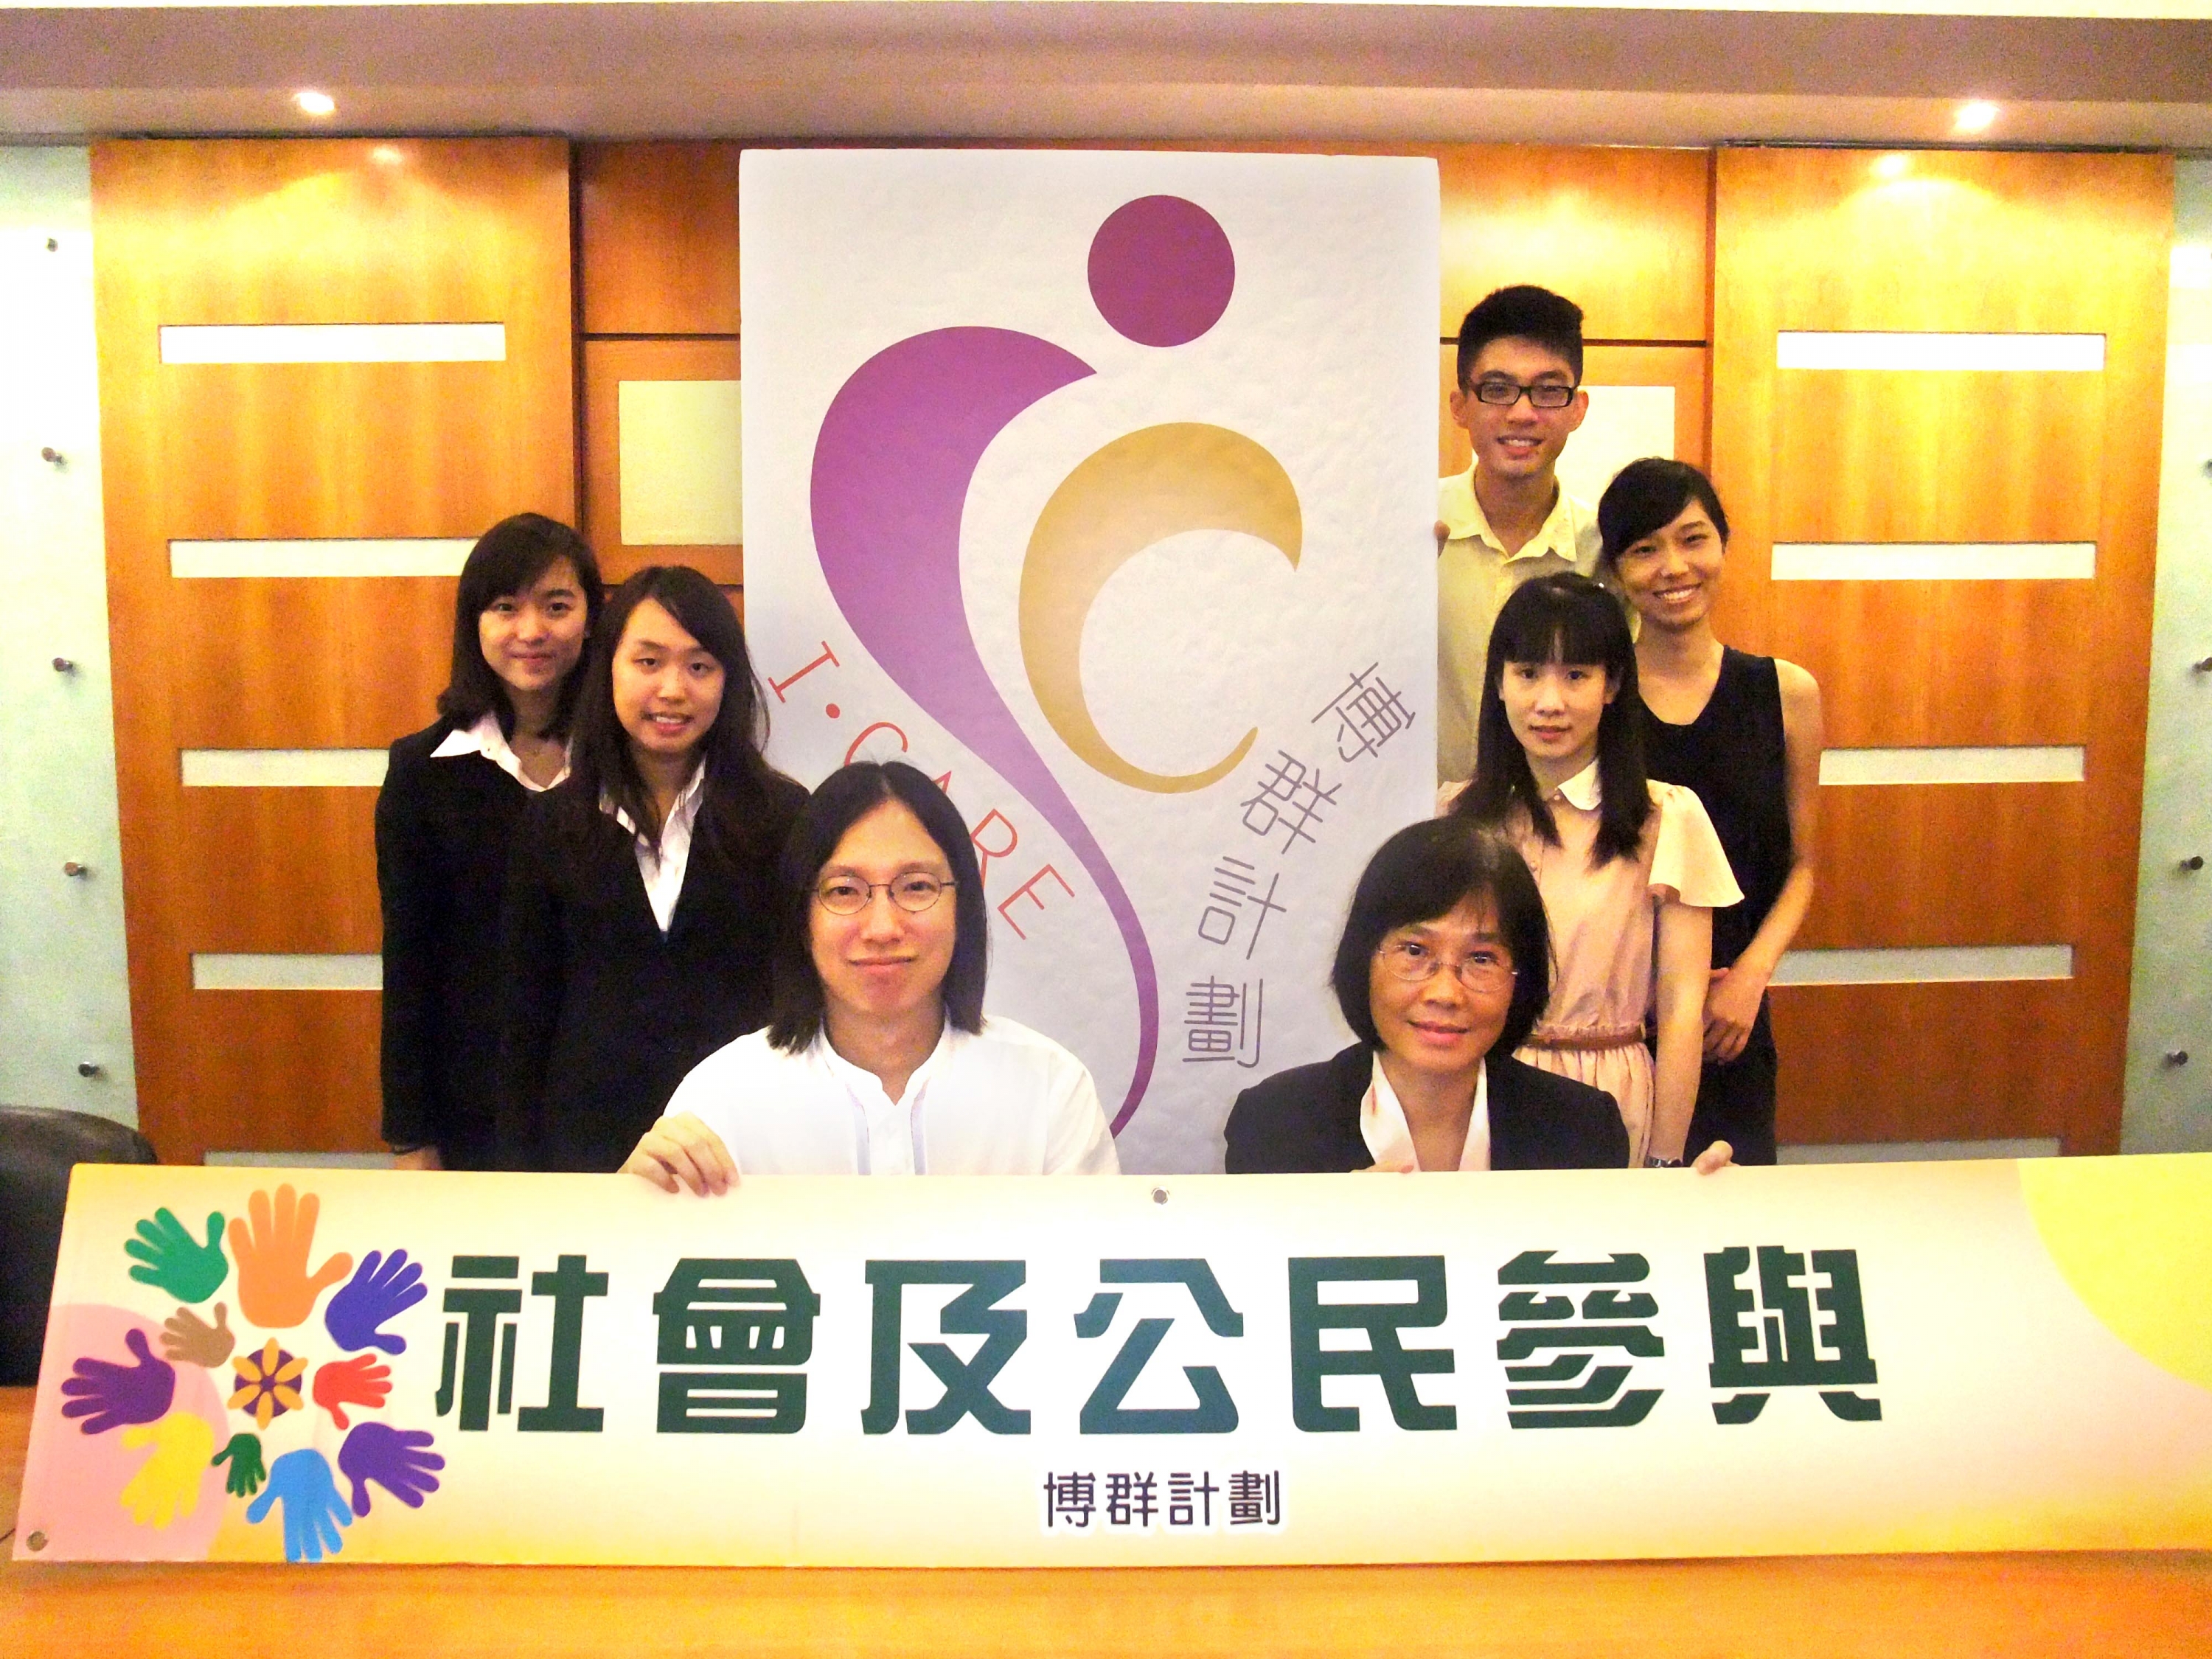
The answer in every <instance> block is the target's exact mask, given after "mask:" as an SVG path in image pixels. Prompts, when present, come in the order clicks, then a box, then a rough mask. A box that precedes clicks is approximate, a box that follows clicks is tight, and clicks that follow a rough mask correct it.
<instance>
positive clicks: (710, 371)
mask: <svg viewBox="0 0 2212 1659" xmlns="http://www.w3.org/2000/svg"><path fill="white" fill-rule="evenodd" d="M583 351H584V537H585V539H586V540H587V541H589V542H590V543H591V544H592V551H593V552H595V553H597V554H598V555H599V568H600V571H601V572H602V574H605V577H606V579H607V580H608V581H609V582H617V581H620V580H622V579H623V577H625V576H627V575H629V574H630V572H632V571H633V570H636V569H639V568H641V567H643V566H646V565H648V564H688V565H691V566H693V567H695V568H697V569H700V570H703V571H705V572H706V573H707V574H708V575H709V576H712V577H713V578H714V580H716V581H718V582H721V583H724V584H726V585H728V586H743V585H744V580H745V550H744V548H742V547H740V546H737V545H735V544H731V545H726V546H712V547H708V546H700V545H696V544H686V545H682V546H655V545H651V544H642V543H640V544H632V543H629V542H625V541H623V538H622V444H621V423H620V419H619V409H618V406H617V405H618V402H619V393H620V388H621V384H622V382H623V381H624V380H737V379H738V378H739V358H738V343H737V342H736V341H735V340H721V339H687V340H593V339H586V340H585V341H584V343H583Z"/></svg>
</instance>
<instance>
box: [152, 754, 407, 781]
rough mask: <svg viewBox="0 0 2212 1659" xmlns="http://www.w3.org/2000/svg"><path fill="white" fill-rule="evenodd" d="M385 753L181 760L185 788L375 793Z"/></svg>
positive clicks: (180, 757) (184, 757)
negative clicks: (367, 791) (367, 790)
mask: <svg viewBox="0 0 2212 1659" xmlns="http://www.w3.org/2000/svg"><path fill="white" fill-rule="evenodd" d="M386 758H387V757H386V754H385V752H384V750H381V749H185V750H179V754H178V760H179V769H180V770H181V771H182V773H183V775H184V781H185V788H187V789H376V788H380V787H382V786H383V783H384V766H385V762H386Z"/></svg>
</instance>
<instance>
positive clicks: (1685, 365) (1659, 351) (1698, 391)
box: [1437, 343, 1708, 507]
mask: <svg viewBox="0 0 2212 1659" xmlns="http://www.w3.org/2000/svg"><path fill="white" fill-rule="evenodd" d="M1707 355H1708V354H1707V353H1706V351H1705V348H1704V347H1703V346H1586V347H1584V348H1583V382H1584V383H1585V384H1586V385H1589V386H1672V387H1674V459H1677V460H1682V461H1688V462H1690V463H1691V464H1692V465H1697V466H1703V465H1705V422H1706V418H1707V415H1706V385H1705V381H1706V368H1707V363H1706V358H1707ZM1458 365H1459V348H1458V346H1457V344H1456V343H1448V344H1446V345H1444V346H1443V348H1442V349H1440V351H1439V353H1438V362H1437V477H1440V478H1442V477H1449V476H1450V475H1451V474H1453V473H1455V472H1464V471H1467V467H1468V462H1469V461H1471V460H1473V459H1474V447H1473V446H1472V445H1471V444H1469V443H1468V437H1467V430H1466V428H1463V427H1462V426H1460V425H1459V424H1458V423H1457V422H1455V421H1454V420H1453V419H1452V417H1451V394H1452V392H1453V391H1454V389H1455V386H1456V384H1457V378H1458ZM1569 442H1570V444H1571V443H1572V440H1569ZM1590 505H1591V506H1593V507H1595V506H1596V505H1597V503H1596V502H1595V501H1593V502H1591V503H1590Z"/></svg>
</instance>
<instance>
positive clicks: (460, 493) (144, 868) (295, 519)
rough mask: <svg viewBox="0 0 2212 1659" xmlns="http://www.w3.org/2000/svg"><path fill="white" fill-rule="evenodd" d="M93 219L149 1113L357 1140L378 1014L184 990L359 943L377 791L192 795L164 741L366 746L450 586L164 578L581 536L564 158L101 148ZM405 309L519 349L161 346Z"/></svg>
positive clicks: (224, 1142) (306, 145) (191, 1125)
mask: <svg viewBox="0 0 2212 1659" xmlns="http://www.w3.org/2000/svg"><path fill="white" fill-rule="evenodd" d="M93 215H94V264H95V270H94V283H95V292H96V298H97V302H98V307H99V329H100V415H101V445H102V455H101V462H102V467H103V470H104V472H105V476H106V506H107V510H106V532H107V558H108V595H109V623H110V630H111V635H112V646H113V656H114V661H115V678H116V707H117V709H118V720H117V731H116V749H117V775H118V787H119V794H120V801H121V807H122V819H123V848H124V877H125V891H126V904H127V917H128V924H129V936H130V953H131V1013H132V1022H133V1026H134V1030H135V1036H136V1041H137V1060H138V1079H139V1104H140V1115H141V1121H142V1123H143V1127H144V1128H145V1130H146V1132H147V1133H148V1134H149V1136H151V1137H152V1139H154V1142H155V1146H157V1147H159V1148H160V1150H161V1153H162V1155H163V1156H164V1157H165V1158H171V1159H177V1160H184V1161H193V1160H197V1158H199V1157H200V1156H201V1154H202V1153H203V1152H205V1151H206V1150H208V1149H210V1147H240V1148H259V1149H264V1150H302V1151H313V1150H333V1149H347V1148H365V1147H372V1146H376V1145H377V1144H379V1143H378V1140H377V1136H376V1124H377V1113H378V1102H377V1090H376V1030H377V999H376V998H375V997H374V995H371V994H364V993H357V992H356V993H339V992H317V993H300V992H244V993H232V992H223V993H214V992H195V991H193V990H192V989H191V955H192V953H193V952H194V951H204V950H210V949H216V950H229V951H256V952H258V951H310V952H349V951H362V950H373V949H374V948H375V942H374V941H375V916H376V893H375V884H374V870H373V867H372V866H371V863H370V860H368V857H367V856H366V854H365V850H364V849H365V843H364V840H363V837H364V836H365V834H366V819H365V817H364V813H365V811H366V810H367V808H366V806H365V801H366V792H359V793H356V792H344V791H305V792H298V793H292V792H284V791H275V790H265V791H264V790H238V791H199V790H195V791H191V792H187V791H185V789H184V788H183V787H182V784H181V781H180V778H179V763H178V750H179V749H181V748H185V747H229V746H253V747H285V748H290V747H300V748H313V747H321V746H343V747H368V746H380V745H381V744H386V743H388V742H389V741H391V739H392V738H394V737H396V736H398V734H399V733H400V732H405V731H409V730H412V729H413V728H415V727H416V726H421V725H422V724H423V723H425V722H426V721H427V720H428V718H429V716H430V712H431V708H430V705H431V699H432V697H433V696H434V695H435V692H436V690H437V689H438V688H439V686H441V684H444V679H445V669H446V654H447V648H448V647H447V641H448V639H449V637H450V629H451V606H452V603H453V583H452V581H451V580H450V579H444V580H432V579H423V580H389V579H382V580H328V579H304V578H303V579H286V580H176V579H174V578H173V577H172V576H171V575H170V574H169V555H168V543H169V541H170V540H171V539H172V538H233V537H240V538H262V537H280V538H360V537H385V536H430V537H447V538H472V537H474V536H476V535H477V534H478V533H479V532H482V531H483V529H484V527H485V526H487V525H488V524H489V523H490V522H491V521H492V520H495V519H497V518H500V517H502V516H504V515H506V514H507V513H513V512H518V511H520V510H523V509H525V508H534V509H536V510H538V511H542V512H545V513H552V514H555V515H556V516H559V517H562V518H569V517H571V516H573V513H574V504H575V501H574V393H573V386H574V379H573V367H572V366H573V362H574V356H573V349H572V331H573V327H574V319H573V317H572V315H571V311H570V305H569V280H568V270H569V258H570V244H571V238H570V234H569V200H568V149H567V146H566V145H564V144H562V143H560V142H558V141H556V140H550V139H485V140H453V141H445V140H437V141H419V142H418V141H414V140H406V141H398V142H392V141H385V142H380V143H371V142H369V141H366V140H358V141H357V140H252V141H190V142H137V141H132V142H121V143H106V144H101V145H99V146H96V147H95V148H94V152H93ZM414 322H470V323H486V322H496V323H500V324H502V325H504V327H505V330H506V351H507V356H506V359H505V361H504V362H499V363H490V364H392V365H359V364H348V365H325V364H281V365H280V364H264V365H252V366H236V365H210V366H183V365H179V366H164V365H163V364H162V363H161V358H160V347H159V330H160V328H161V326H162V325H166V324H264V323H414ZM216 795H221V796H223V797H224V799H220V800H217V799H211V797H214V796H216ZM188 797H189V798H188Z"/></svg>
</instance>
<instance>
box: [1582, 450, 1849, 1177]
mask: <svg viewBox="0 0 2212 1659" xmlns="http://www.w3.org/2000/svg"><path fill="white" fill-rule="evenodd" d="M1597 517H1598V529H1599V533H1600V535H1601V537H1602V538H1603V540H1604V550H1603V552H1602V553H1601V555H1600V559H1601V564H1602V566H1603V567H1604V568H1607V569H1609V570H1611V571H1612V572H1613V574H1614V576H1615V578H1616V579H1617V580H1619V582H1620V587H1621V590H1622V592H1625V593H1626V594H1627V596H1628V599H1629V602H1630V603H1631V604H1632V605H1634V606H1635V607H1636V611H1637V614H1638V616H1640V617H1642V618H1643V629H1642V631H1641V633H1640V635H1638V640H1637V646H1636V671H1637V678H1638V684H1639V687H1640V690H1641V696H1642V704H1641V708H1640V713H1641V714H1642V716H1643V727H1644V761H1645V764H1646V766H1647V768H1648V769H1649V770H1650V775H1652V776H1653V777H1655V778H1659V779H1662V780H1664V781H1667V782H1668V783H1679V784H1685V785H1686V786H1688V787H1690V788H1692V789H1694V790H1695V791H1697V794H1698V799H1699V800H1701V801H1703V802H1704V803H1705V811H1706V812H1707V813H1708V814H1709V815H1710V816H1711V818H1712V821H1713V827H1714V829H1717V830H1718V831H1719V832H1720V838H1721V846H1722V847H1723V848H1724V849H1725V850H1726V851H1727V853H1728V858H1729V867H1730V868H1731V869H1733V870H1734V871H1735V878H1736V882H1737V884H1738V885H1740V886H1741V888H1742V889H1743V895H1744V896H1743V902H1741V904H1736V905H1732V906H1730V907H1729V908H1727V909H1724V910H1716V911H1714V912H1713V982H1712V987H1711V990H1710V991H1709V992H1708V993H1707V994H1706V998H1705V1069H1704V1074H1703V1076H1702V1077H1701V1078H1700V1079H1699V1088H1698V1104H1697V1110H1696V1113H1695V1115H1694V1116H1693V1117H1692V1120H1691V1123H1690V1139H1689V1142H1688V1145H1687V1146H1686V1148H1685V1149H1684V1152H1683V1156H1684V1157H1685V1158H1695V1157H1696V1156H1697V1155H1698V1153H1699V1152H1700V1151H1702V1150H1703V1149H1704V1148H1705V1146H1709V1145H1711V1143H1712V1142H1713V1141H1715V1140H1726V1141H1728V1142H1729V1143H1730V1144H1731V1145H1732V1146H1734V1147H1735V1161H1736V1162H1737V1163H1739V1164H1771V1163H1773V1162H1774V1159H1775V1146H1774V1086H1775V1070H1776V1056H1775V1051H1774V1034H1773V1031H1772V1029H1771V1025H1770V1023H1769V1020H1768V1017H1767V1008H1766V986H1767V981H1769V980H1771V978H1772V977H1773V976H1774V968H1775V964H1776V963H1778V962H1779V961H1780V960H1781V958H1782V953H1783V952H1784V951H1786V950H1788V949H1789V948H1790V939H1792V938H1793V937H1795V936H1796V932H1797V929H1798V927H1799V926H1800V925H1801V924H1802V922H1803V921H1804V920H1805V912H1806V909H1807V908H1808V906H1809V905H1810V904H1811V903H1812V902H1813V840H1814V835H1813V829H1814V812H1815V811H1816V806H1817V800H1818V797H1819V793H1820V686H1819V684H1817V683H1815V682H1814V678H1813V677H1812V676H1811V675H1810V674H1808V673H1807V672H1806V671H1804V670H1803V669H1802V668H1800V667H1798V666H1797V665H1796V664H1795V663H1789V662H1783V661H1780V660H1778V659H1776V658H1773V657H1754V656H1751V655H1748V654H1747V653H1744V652H1741V651H1735V650H1731V649H1729V647H1726V646H1723V644H1722V643H1721V642H1720V641H1719V639H1718V638H1717V637H1716V636H1715V635H1714V633H1713V627H1712V607H1713V601H1714V599H1715V598H1716V597H1717V594H1718V592H1719V588H1720V583H1721V571H1722V567H1723V564H1724V563H1725V562H1726V555H1727V552H1728V515H1727V514H1726V513H1723V511H1722V510H1721V502H1720V497H1719V495H1717V494H1716V493H1715V491H1714V489H1713V486H1712V483H1711V481H1710V480H1709V479H1707V478H1706V477H1705V474H1704V473H1702V472H1700V471H1698V469H1697V468H1695V467H1693V466H1691V465H1687V464H1686V463H1685V462H1681V461H1669V460H1661V459H1646V460H1641V461H1634V462H1631V463H1630V464H1629V465H1627V466H1626V467H1623V468H1622V469H1621V471H1620V475H1619V476H1618V477H1615V478H1614V479H1613V483H1612V484H1611V486H1610V487H1609V488H1607V490H1606V492H1605V497H1604V499H1603V500H1602V501H1601V502H1600V503H1599V505H1598V510H1597Z"/></svg>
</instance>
